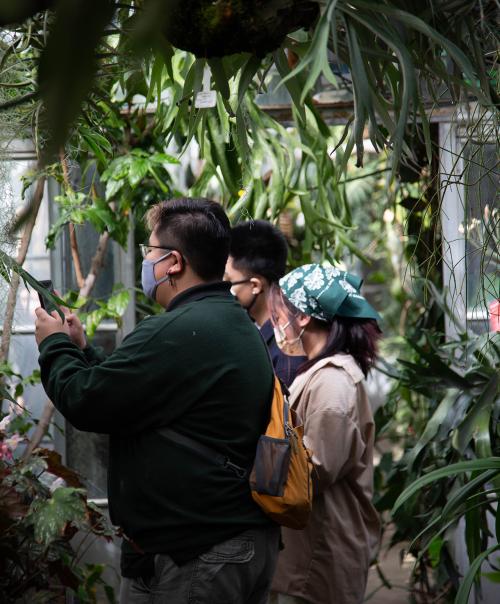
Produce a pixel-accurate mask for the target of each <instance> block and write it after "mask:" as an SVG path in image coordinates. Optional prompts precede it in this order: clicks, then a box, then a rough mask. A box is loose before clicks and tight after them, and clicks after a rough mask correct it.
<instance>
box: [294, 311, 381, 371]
mask: <svg viewBox="0 0 500 604" xmlns="http://www.w3.org/2000/svg"><path fill="white" fill-rule="evenodd" d="M313 321H316V322H317V323H324V324H325V328H326V329H327V330H328V339H327V341H326V344H325V346H324V347H323V350H321V351H320V352H319V353H318V354H317V355H316V356H315V357H314V358H313V359H308V360H307V361H305V362H304V363H302V365H301V366H300V367H299V368H298V371H297V375H298V374H300V373H304V371H307V370H308V369H309V368H310V367H312V366H313V365H314V364H315V363H317V362H318V361H321V359H325V358H326V357H331V356H332V355H334V354H338V353H339V352H345V353H347V354H350V355H351V356H352V357H353V358H354V360H355V361H356V362H357V364H358V365H359V366H360V368H361V371H362V372H363V374H364V376H365V377H366V376H367V375H368V373H369V372H370V369H371V368H372V367H373V365H374V363H375V360H376V358H377V344H378V341H379V340H380V338H381V337H382V331H381V330H380V328H379V326H378V324H377V321H375V319H358V318H353V317H340V316H339V315H335V317H333V319H332V321H329V322H328V323H327V322H326V321H320V320H319V319H314V318H313Z"/></svg>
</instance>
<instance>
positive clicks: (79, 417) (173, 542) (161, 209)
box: [36, 198, 279, 604]
mask: <svg viewBox="0 0 500 604" xmlns="http://www.w3.org/2000/svg"><path fill="white" fill-rule="evenodd" d="M148 221H149V226H150V228H151V231H152V232H151V236H150V239H149V242H148V243H147V244H145V245H142V251H143V256H144V261H143V267H142V284H143V289H144V291H145V292H146V293H147V294H148V295H149V296H151V297H152V298H153V299H155V300H156V301H157V302H159V303H160V304H161V305H162V306H163V307H164V308H165V309H166V312H165V313H162V314H160V315H155V316H151V317H149V318H147V319H144V320H143V321H142V322H141V323H140V324H139V325H138V326H137V327H136V328H135V329H134V331H132V333H130V334H129V335H128V336H127V337H126V338H125V339H124V341H123V343H122V344H121V345H120V346H119V347H118V348H117V349H116V350H115V352H114V353H113V354H111V356H109V357H108V358H106V359H104V358H102V357H101V356H100V355H99V353H98V351H96V350H95V349H93V348H92V347H91V346H89V345H88V344H87V342H86V339H85V335H84V333H83V329H82V326H81V323H80V322H79V320H78V318H77V317H76V316H75V315H74V314H70V313H69V312H68V311H66V314H67V316H66V321H65V322H64V323H61V320H60V318H59V316H58V315H57V313H52V315H49V314H47V313H46V312H45V311H44V310H43V309H42V308H38V309H36V315H37V321H36V339H37V343H38V345H39V350H40V358H39V362H40V368H41V377H42V383H43V386H44V388H45V391H46V392H47V394H48V396H49V397H50V399H51V400H52V401H53V403H54V405H55V406H56V408H57V409H59V411H60V412H61V413H62V414H63V415H64V417H65V418H66V419H67V420H68V421H69V422H71V423H72V424H73V425H74V426H75V427H76V428H78V429H80V430H86V431H91V432H99V433H104V434H109V436H110V463H109V472H108V496H109V509H110V514H111V519H112V521H113V523H114V524H116V525H119V526H120V527H121V528H122V529H123V531H124V534H125V536H126V539H124V541H123V545H122V560H121V567H122V576H123V580H122V587H121V593H120V602H121V604H139V603H141V604H143V603H144V604H145V603H153V602H154V603H155V604H160V603H163V602H168V603H169V604H187V603H188V602H192V601H196V602H199V603H200V604H203V603H205V602H206V603H208V602H232V603H234V604H239V603H241V604H243V603H245V604H263V603H264V602H266V600H267V594H268V590H269V583H270V580H271V577H272V574H273V570H274V566H275V562H276V559H277V554H278V543H279V527H277V526H276V525H275V524H274V523H272V522H271V521H270V520H269V519H268V518H267V517H266V516H265V515H264V513H263V512H262V511H261V509H260V508H259V507H258V506H257V504H256V503H255V502H254V501H253V499H252V497H251V493H250V489H249V484H248V478H247V477H246V475H245V474H246V471H247V470H248V469H249V468H250V467H251V466H252V462H253V458H254V455H255V449H256V444H257V440H258V438H259V435H260V434H261V433H262V432H263V431H264V430H265V426H266V422H267V420H268V417H269V411H270V403H271V396H272V392H271V391H272V380H273V374H272V368H271V364H270V362H269V359H268V355H267V352H266V349H265V345H264V343H263V342H262V339H261V338H260V336H259V334H258V333H257V331H256V330H255V327H254V325H253V324H252V322H251V321H250V319H249V318H248V315H247V313H245V312H244V311H243V309H242V308H241V306H240V305H239V304H238V302H237V301H236V300H234V298H233V296H232V295H231V293H230V291H229V290H230V284H229V283H225V282H223V281H222V275H223V272H224V266H225V263H226V260H227V255H228V249H229V238H230V225H229V221H228V219H227V217H226V215H225V213H224V211H223V210H222V208H221V206H220V205H218V204H216V203H215V202H212V201H209V200H205V199H201V200H193V199H185V198H183V199H176V200H171V201H168V202H163V203H161V204H158V205H157V206H154V207H153V208H152V209H151V210H150V212H149V215H148ZM256 376H258V379H256ZM172 431H173V433H174V435H177V436H176V438H173V437H172ZM179 435H180V438H181V440H180V442H179ZM182 439H184V441H183V440H182ZM186 442H187V444H186ZM190 443H191V444H192V443H194V444H195V445H197V447H194V448H193V447H192V446H190ZM200 446H201V449H202V451H201V452H200ZM203 447H204V448H205V453H206V451H207V450H208V451H211V452H216V453H217V455H207V454H204V453H203ZM221 459H222V460H223V461H222V462H221V461H220V460H221Z"/></svg>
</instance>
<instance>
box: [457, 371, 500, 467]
mask: <svg viewBox="0 0 500 604" xmlns="http://www.w3.org/2000/svg"><path fill="white" fill-rule="evenodd" d="M499 381H500V378H499V375H498V373H495V374H494V375H492V376H491V378H490V380H489V381H488V382H487V384H486V387H485V388H484V390H483V392H482V393H481V395H480V396H479V397H478V398H477V401H476V403H475V404H474V406H473V407H472V409H471V410H470V411H469V413H468V414H467V416H466V417H465V419H464V420H463V422H462V423H461V424H460V425H459V426H458V428H457V429H456V431H455V433H454V435H453V440H452V442H453V446H454V447H455V448H456V449H457V450H458V451H459V452H460V453H463V452H464V451H465V449H466V447H467V446H468V444H469V443H470V441H471V440H472V438H476V439H478V440H479V450H478V451H477V452H476V453H477V454H478V455H481V454H484V453H486V455H485V456H488V452H489V451H491V447H490V445H489V418H490V416H491V412H492V410H493V405H494V404H495V401H496V400H497V398H498V385H499ZM482 456H483V455H482Z"/></svg>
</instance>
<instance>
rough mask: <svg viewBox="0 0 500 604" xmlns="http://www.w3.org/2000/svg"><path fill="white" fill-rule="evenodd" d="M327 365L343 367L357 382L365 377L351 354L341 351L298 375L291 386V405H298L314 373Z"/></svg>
mask: <svg viewBox="0 0 500 604" xmlns="http://www.w3.org/2000/svg"><path fill="white" fill-rule="evenodd" d="M327 365H332V366H334V367H340V368H342V369H343V370H344V371H345V372H346V373H347V374H348V375H349V376H350V377H351V379H352V381H353V382H354V383H355V384H357V383H358V382H361V381H363V379H364V377H365V376H364V375H363V372H362V371H361V368H360V367H359V365H358V364H357V363H356V361H355V360H354V358H353V357H352V356H351V355H350V354H345V353H339V354H334V355H332V356H331V357H327V358H326V359H321V361H318V362H317V363H315V364H314V365H313V366H312V367H311V368H310V369H308V370H307V371H305V372H304V373H301V374H300V375H298V376H297V377H296V378H295V380H294V381H293V384H292V385H291V386H290V400H289V402H290V407H294V406H295V405H296V403H297V401H298V399H299V398H300V395H301V394H302V392H303V390H304V388H305V387H306V385H307V384H308V383H309V381H310V379H311V378H312V377H313V375H314V374H315V373H316V372H317V371H319V370H320V369H322V368H323V367H326V366H327Z"/></svg>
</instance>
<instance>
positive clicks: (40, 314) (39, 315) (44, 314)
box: [35, 306, 49, 319]
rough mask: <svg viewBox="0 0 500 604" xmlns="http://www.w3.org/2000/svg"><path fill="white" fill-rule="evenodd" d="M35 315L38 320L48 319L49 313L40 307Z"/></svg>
mask: <svg viewBox="0 0 500 604" xmlns="http://www.w3.org/2000/svg"><path fill="white" fill-rule="evenodd" d="M35 315H36V318H37V319H46V318H47V317H48V316H49V313H48V312H47V311H46V310H45V309H44V308H42V307H41V306H39V307H38V308H35Z"/></svg>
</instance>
